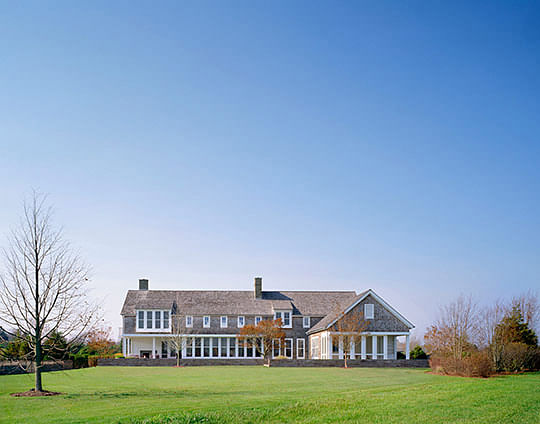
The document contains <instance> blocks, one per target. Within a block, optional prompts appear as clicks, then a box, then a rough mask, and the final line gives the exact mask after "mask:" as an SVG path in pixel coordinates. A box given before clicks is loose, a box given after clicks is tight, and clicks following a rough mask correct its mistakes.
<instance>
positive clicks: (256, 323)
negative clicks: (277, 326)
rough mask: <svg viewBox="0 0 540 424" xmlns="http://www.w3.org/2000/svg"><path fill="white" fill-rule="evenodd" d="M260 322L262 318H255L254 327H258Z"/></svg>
mask: <svg viewBox="0 0 540 424" xmlns="http://www.w3.org/2000/svg"><path fill="white" fill-rule="evenodd" d="M261 321H262V317H255V325H259V323H260V322H261Z"/></svg>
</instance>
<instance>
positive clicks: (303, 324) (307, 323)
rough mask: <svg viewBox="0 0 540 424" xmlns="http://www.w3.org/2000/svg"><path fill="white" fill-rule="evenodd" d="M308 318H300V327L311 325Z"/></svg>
mask: <svg viewBox="0 0 540 424" xmlns="http://www.w3.org/2000/svg"><path fill="white" fill-rule="evenodd" d="M310 321H311V320H310V318H309V317H303V319H302V327H304V328H309V327H311V322H310Z"/></svg>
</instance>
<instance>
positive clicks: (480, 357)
mask: <svg viewBox="0 0 540 424" xmlns="http://www.w3.org/2000/svg"><path fill="white" fill-rule="evenodd" d="M429 365H430V367H431V369H432V370H433V372H436V373H437V374H445V375H459V376H462V377H489V376H490V375H492V374H493V371H494V370H493V365H492V362H491V359H490V357H489V355H488V353H487V352H486V351H473V352H467V353H466V354H464V355H463V357H462V358H459V359H456V358H453V357H451V356H443V355H433V356H431V358H430V360H429Z"/></svg>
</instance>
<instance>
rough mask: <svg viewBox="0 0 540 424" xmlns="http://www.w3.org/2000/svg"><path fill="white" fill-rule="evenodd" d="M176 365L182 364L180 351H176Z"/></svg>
mask: <svg viewBox="0 0 540 424" xmlns="http://www.w3.org/2000/svg"><path fill="white" fill-rule="evenodd" d="M176 366H177V367H179V366H180V353H179V352H176Z"/></svg>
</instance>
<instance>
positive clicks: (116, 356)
mask: <svg viewBox="0 0 540 424" xmlns="http://www.w3.org/2000/svg"><path fill="white" fill-rule="evenodd" d="M114 357H115V359H121V358H125V356H124V355H122V354H121V353H115V354H114Z"/></svg>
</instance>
